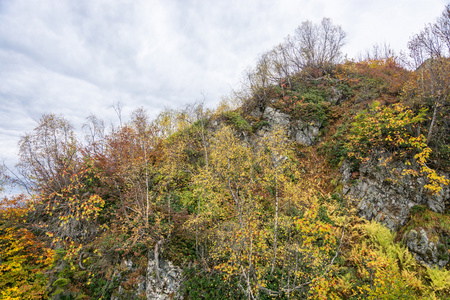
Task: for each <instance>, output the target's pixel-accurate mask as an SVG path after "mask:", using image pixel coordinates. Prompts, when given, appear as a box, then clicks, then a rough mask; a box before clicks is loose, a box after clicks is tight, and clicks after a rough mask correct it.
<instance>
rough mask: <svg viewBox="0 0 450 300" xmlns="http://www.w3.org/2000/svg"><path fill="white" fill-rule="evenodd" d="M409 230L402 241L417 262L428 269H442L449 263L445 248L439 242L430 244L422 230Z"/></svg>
mask: <svg viewBox="0 0 450 300" xmlns="http://www.w3.org/2000/svg"><path fill="white" fill-rule="evenodd" d="M418 230H419V231H416V230H415V229H412V230H410V231H409V232H406V233H405V234H404V236H403V241H404V243H405V244H406V246H407V247H408V249H409V250H410V251H411V252H412V253H413V254H414V256H415V258H416V260H417V261H420V262H422V263H424V264H425V265H427V266H429V267H433V266H438V267H439V268H442V267H444V266H445V265H446V264H447V263H448V262H449V256H448V253H447V249H446V247H445V246H444V245H443V244H441V243H440V242H436V243H434V242H432V241H430V239H429V238H428V235H427V233H426V231H425V230H424V229H423V228H420V229H418Z"/></svg>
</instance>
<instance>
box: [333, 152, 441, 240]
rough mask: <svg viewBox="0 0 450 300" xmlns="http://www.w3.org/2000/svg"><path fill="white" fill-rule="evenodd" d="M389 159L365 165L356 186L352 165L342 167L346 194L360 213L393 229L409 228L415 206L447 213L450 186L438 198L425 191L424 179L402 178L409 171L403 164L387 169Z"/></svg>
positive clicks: (391, 165)
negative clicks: (423, 206)
mask: <svg viewBox="0 0 450 300" xmlns="http://www.w3.org/2000/svg"><path fill="white" fill-rule="evenodd" d="M384 160H385V157H384V156H383V155H378V156H376V157H373V158H372V159H371V160H370V161H369V162H367V163H365V164H362V165H361V167H360V169H359V178H358V181H357V182H356V183H354V184H353V185H351V184H350V182H351V176H352V174H351V171H350V166H349V164H348V163H344V164H343V165H342V166H341V173H342V180H343V182H344V183H345V186H344V193H345V194H346V195H347V196H349V197H350V198H351V199H354V200H355V201H356V202H357V208H358V212H359V214H360V215H361V216H363V217H365V218H366V219H368V220H372V219H375V220H377V221H379V222H381V223H383V224H385V225H386V226H387V227H389V228H390V229H391V230H395V231H396V230H398V229H399V228H400V227H401V226H403V225H405V223H406V219H407V217H408V213H409V211H410V209H411V207H413V206H414V205H419V204H422V205H423V204H425V205H427V206H428V207H429V208H430V209H431V210H433V211H435V212H438V213H443V212H444V211H445V208H446V205H445V203H446V202H448V200H449V199H448V198H449V187H448V186H447V187H444V188H443V189H442V190H441V192H440V193H438V194H437V195H430V194H429V193H428V192H427V190H426V189H425V188H424V185H425V184H426V179H425V178H424V177H412V176H400V175H396V174H401V173H402V171H403V170H405V169H409V167H407V166H406V165H404V164H403V163H402V162H391V163H388V164H387V166H383V162H384Z"/></svg>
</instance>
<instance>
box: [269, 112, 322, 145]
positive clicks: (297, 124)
mask: <svg viewBox="0 0 450 300" xmlns="http://www.w3.org/2000/svg"><path fill="white" fill-rule="evenodd" d="M262 118H263V120H265V121H267V124H268V125H267V127H266V128H263V130H270V129H272V128H274V127H276V126H282V127H285V128H286V129H287V133H288V135H289V137H290V138H291V139H292V140H293V141H295V142H297V143H299V144H302V145H306V146H311V145H313V144H314V143H315V142H316V140H317V136H318V135H319V130H320V127H321V126H322V122H321V121H319V120H315V121H311V122H303V121H302V120H293V119H292V118H291V116H289V115H288V114H285V113H282V112H280V111H278V110H276V109H274V108H272V107H270V106H268V107H266V109H265V111H264V113H263V115H262Z"/></svg>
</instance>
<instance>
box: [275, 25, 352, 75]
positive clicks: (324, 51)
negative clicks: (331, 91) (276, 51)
mask: <svg viewBox="0 0 450 300" xmlns="http://www.w3.org/2000/svg"><path fill="white" fill-rule="evenodd" d="M345 37H346V33H345V32H344V31H343V30H342V28H341V26H336V25H333V23H332V22H331V19H329V18H323V19H322V22H321V23H320V25H317V24H313V23H312V22H311V21H306V22H303V23H302V24H301V25H300V26H299V27H298V28H297V29H296V30H295V34H294V35H293V36H288V38H287V39H286V41H285V43H284V47H283V51H285V52H286V56H287V57H289V62H290V64H291V68H292V69H293V71H294V72H296V73H298V72H300V71H302V70H306V71H308V73H309V75H313V76H314V75H315V76H317V75H318V74H314V72H316V71H319V72H320V73H323V72H329V71H331V70H332V68H333V67H334V65H336V64H337V63H339V62H341V60H342V53H341V49H342V47H343V46H344V45H345Z"/></svg>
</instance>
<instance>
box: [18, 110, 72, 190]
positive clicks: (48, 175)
mask: <svg viewBox="0 0 450 300" xmlns="http://www.w3.org/2000/svg"><path fill="white" fill-rule="evenodd" d="M19 157H20V161H19V164H18V166H17V167H18V169H19V172H20V173H21V175H22V176H23V178H24V183H25V185H26V186H25V187H26V188H27V189H28V190H30V191H40V190H44V191H45V192H46V193H51V192H54V191H58V190H59V189H61V188H62V187H64V186H65V185H66V178H65V176H64V171H65V170H67V169H70V168H73V166H74V165H75V164H76V163H77V160H78V159H79V144H78V141H77V140H76V137H75V134H74V131H73V127H72V125H71V124H70V123H69V122H68V121H67V120H66V119H64V118H63V117H62V116H57V115H54V114H47V115H43V116H42V117H41V119H39V121H38V126H37V127H36V128H35V129H34V130H33V132H32V133H28V134H26V135H25V136H23V137H22V138H21V139H20V142H19Z"/></svg>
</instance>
